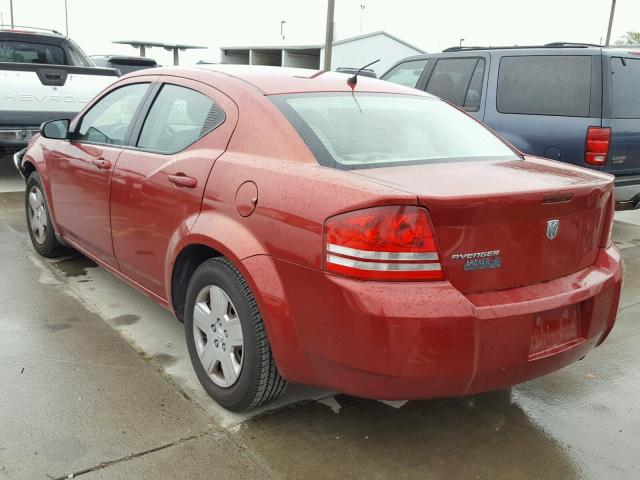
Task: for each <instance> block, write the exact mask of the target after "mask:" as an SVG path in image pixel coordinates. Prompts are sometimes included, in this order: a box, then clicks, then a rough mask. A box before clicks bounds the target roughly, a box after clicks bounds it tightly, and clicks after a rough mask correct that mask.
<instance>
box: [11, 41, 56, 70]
mask: <svg viewBox="0 0 640 480" xmlns="http://www.w3.org/2000/svg"><path fill="white" fill-rule="evenodd" d="M0 62H16V63H44V64H48V65H66V64H67V62H66V60H65V54H64V50H62V48H60V47H58V46H56V45H45V44H42V43H27V42H16V41H8V40H3V41H2V42H0Z"/></svg>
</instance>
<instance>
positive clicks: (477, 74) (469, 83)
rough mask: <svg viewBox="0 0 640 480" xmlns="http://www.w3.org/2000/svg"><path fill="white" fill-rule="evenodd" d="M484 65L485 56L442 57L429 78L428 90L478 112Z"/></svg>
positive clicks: (468, 109) (466, 108)
mask: <svg viewBox="0 0 640 480" xmlns="http://www.w3.org/2000/svg"><path fill="white" fill-rule="evenodd" d="M484 67H485V61H484V59H483V58H444V59H440V60H438V63H436V66H435V68H434V69H433V73H432V74H431V78H430V79H429V84H428V85H427V92H429V93H432V94H433V95H436V96H438V97H440V98H443V99H445V100H447V101H448V102H451V103H453V104H454V105H458V106H459V107H463V108H464V109H465V110H467V111H470V112H476V111H478V110H479V108H480V97H481V94H482V79H483V77H484Z"/></svg>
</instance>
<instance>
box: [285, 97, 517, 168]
mask: <svg viewBox="0 0 640 480" xmlns="http://www.w3.org/2000/svg"><path fill="white" fill-rule="evenodd" d="M274 102H275V103H276V105H278V106H279V107H280V108H281V109H282V111H283V112H284V113H285V115H286V116H287V118H289V119H290V120H291V122H292V124H293V125H294V127H295V128H296V129H297V130H298V132H299V133H300V135H301V136H302V137H303V139H304V140H305V141H306V143H307V144H308V145H309V147H310V148H311V150H312V151H313V153H314V154H315V155H316V158H318V160H319V161H320V162H321V163H323V164H325V165H332V166H338V167H346V168H354V167H370V166H376V165H389V164H392V165H396V164H402V163H428V162H436V161H446V160H449V161H451V160H456V161H462V160H465V161H471V160H482V159H516V158H518V157H517V156H516V155H515V154H514V152H513V151H512V150H511V149H510V148H509V147H507V146H506V145H505V144H504V143H503V142H502V141H501V140H500V139H498V138H497V137H496V136H495V135H494V134H493V133H491V132H490V131H489V130H488V129H487V128H485V127H484V126H482V125H481V124H479V123H478V122H476V121H475V120H473V119H472V118H470V117H468V116H467V115H465V114H464V113H462V112H460V111H459V110H457V109H455V108H453V107H451V106H450V105H448V104H446V103H445V102H442V101H440V100H438V99H436V98H430V97H420V96H404V95H384V94H367V93H361V94H355V95H351V94H330V93H323V94H301V95H287V96H280V97H279V98H276V99H274Z"/></svg>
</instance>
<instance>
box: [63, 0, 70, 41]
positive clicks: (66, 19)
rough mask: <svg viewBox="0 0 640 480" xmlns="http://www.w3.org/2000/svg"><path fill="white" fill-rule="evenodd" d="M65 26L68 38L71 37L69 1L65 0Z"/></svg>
mask: <svg viewBox="0 0 640 480" xmlns="http://www.w3.org/2000/svg"><path fill="white" fill-rule="evenodd" d="M64 26H65V32H66V35H67V37H68V36H69V13H68V11H67V0H64Z"/></svg>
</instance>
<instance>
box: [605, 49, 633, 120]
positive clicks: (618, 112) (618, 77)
mask: <svg viewBox="0 0 640 480" xmlns="http://www.w3.org/2000/svg"><path fill="white" fill-rule="evenodd" d="M625 63H626V66H625ZM611 75H612V77H611V78H612V79H613V80H612V84H613V117H614V118H640V95H639V93H640V90H639V89H640V60H635V59H633V58H625V59H624V63H622V59H620V58H612V59H611Z"/></svg>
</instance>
